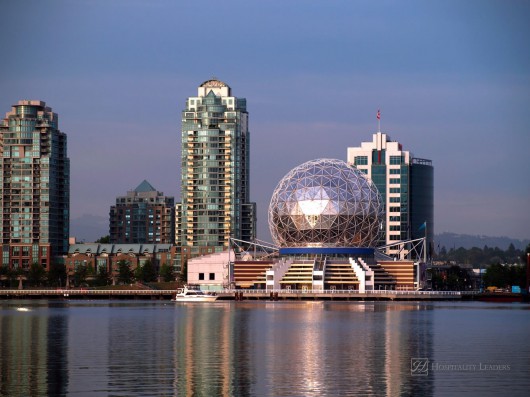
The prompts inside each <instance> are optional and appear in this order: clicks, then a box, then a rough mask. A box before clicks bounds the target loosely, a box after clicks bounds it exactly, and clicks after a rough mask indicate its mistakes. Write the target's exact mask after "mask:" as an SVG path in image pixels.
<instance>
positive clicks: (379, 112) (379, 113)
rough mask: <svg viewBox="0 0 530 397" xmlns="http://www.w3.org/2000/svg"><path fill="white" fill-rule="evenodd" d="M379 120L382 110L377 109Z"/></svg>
mask: <svg viewBox="0 0 530 397" xmlns="http://www.w3.org/2000/svg"><path fill="white" fill-rule="evenodd" d="M377 120H381V111H380V110H379V109H377Z"/></svg>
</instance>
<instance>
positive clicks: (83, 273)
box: [74, 264, 89, 287]
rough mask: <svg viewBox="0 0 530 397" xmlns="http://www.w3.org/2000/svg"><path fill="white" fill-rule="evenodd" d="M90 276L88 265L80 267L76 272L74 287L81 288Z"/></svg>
mask: <svg viewBox="0 0 530 397" xmlns="http://www.w3.org/2000/svg"><path fill="white" fill-rule="evenodd" d="M88 276H89V270H88V267H87V265H84V264H83V265H79V266H77V268H76V269H75V271H74V285H75V286H78V287H79V286H80V285H81V284H83V283H85V282H86V279H87V277H88Z"/></svg>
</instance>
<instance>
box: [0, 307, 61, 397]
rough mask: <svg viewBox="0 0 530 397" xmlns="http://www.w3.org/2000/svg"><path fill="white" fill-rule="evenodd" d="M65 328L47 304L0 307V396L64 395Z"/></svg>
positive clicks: (58, 316) (59, 317)
mask: <svg viewBox="0 0 530 397" xmlns="http://www.w3.org/2000/svg"><path fill="white" fill-rule="evenodd" d="M67 327H68V323H67V321H66V319H65V318H64V317H61V316H60V315H56V311H55V310H54V308H53V307H48V306H47V305H44V306H43V305H42V304H39V303H35V302H34V301H5V302H3V303H2V304H1V305H0V336H1V339H0V376H1V378H0V396H39V395H42V396H44V395H48V396H56V395H57V396H59V395H65V393H66V387H67V385H68V371H67V367H68V363H67V360H66V348H67V344H66V341H65V339H64V338H65V336H66V335H67V334H68V329H67Z"/></svg>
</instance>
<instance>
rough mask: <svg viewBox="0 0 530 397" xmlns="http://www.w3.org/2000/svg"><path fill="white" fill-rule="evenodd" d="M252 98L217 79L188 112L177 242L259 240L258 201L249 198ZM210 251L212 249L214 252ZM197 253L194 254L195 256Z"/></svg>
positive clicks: (222, 244)
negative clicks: (237, 94) (241, 95)
mask: <svg viewBox="0 0 530 397" xmlns="http://www.w3.org/2000/svg"><path fill="white" fill-rule="evenodd" d="M249 143H250V134H249V130H248V113H247V106H246V99H244V98H236V97H234V96H232V93H231V89H230V87H229V86H228V85H227V84H225V83H223V82H222V81H219V80H216V79H212V80H208V81H205V82H204V83H202V84H201V85H200V86H199V89H198V94H197V96H194V97H189V98H188V100H187V102H186V109H184V111H183V112H182V179H181V195H182V202H181V203H179V204H177V206H176V243H177V244H178V245H180V246H182V247H196V248H197V249H196V250H197V253H198V252H199V251H198V247H212V248H214V251H222V250H224V249H226V248H227V247H228V245H229V238H230V237H233V238H237V239H242V240H246V241H250V240H253V239H254V238H255V225H256V204H255V203H251V202H249ZM209 251H210V250H209ZM191 256H194V255H191Z"/></svg>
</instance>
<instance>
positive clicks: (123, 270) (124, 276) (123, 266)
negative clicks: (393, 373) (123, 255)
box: [118, 260, 134, 284]
mask: <svg viewBox="0 0 530 397" xmlns="http://www.w3.org/2000/svg"><path fill="white" fill-rule="evenodd" d="M133 276H134V274H133V271H132V270H131V265H130V263H129V261H126V260H121V261H118V283H119V284H130V283H131V282H132V280H133Z"/></svg>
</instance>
